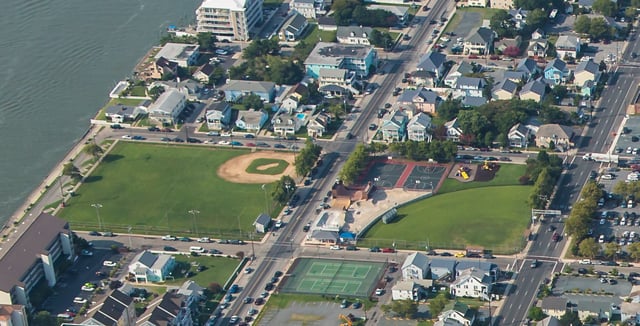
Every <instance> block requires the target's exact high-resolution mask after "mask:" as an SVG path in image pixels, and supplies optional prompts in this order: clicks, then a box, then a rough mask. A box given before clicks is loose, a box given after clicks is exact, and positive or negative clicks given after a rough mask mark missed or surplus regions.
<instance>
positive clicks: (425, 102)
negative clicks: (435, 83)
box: [397, 87, 442, 115]
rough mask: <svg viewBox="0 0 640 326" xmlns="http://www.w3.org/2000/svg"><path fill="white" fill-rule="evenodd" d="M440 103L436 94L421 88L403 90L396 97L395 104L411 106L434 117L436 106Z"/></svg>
mask: <svg viewBox="0 0 640 326" xmlns="http://www.w3.org/2000/svg"><path fill="white" fill-rule="evenodd" d="M441 101H442V100H441V99H440V97H439V96H438V93H436V92H433V91H431V90H428V89H426V88H424V87H422V88H418V89H407V90H405V91H404V92H403V93H402V94H400V96H399V97H398V102H397V103H399V104H413V105H414V106H415V107H416V108H417V109H418V110H420V111H422V112H426V113H430V114H432V115H435V114H436V109H437V107H438V104H440V102H441Z"/></svg>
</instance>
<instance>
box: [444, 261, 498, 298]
mask: <svg viewBox="0 0 640 326" xmlns="http://www.w3.org/2000/svg"><path fill="white" fill-rule="evenodd" d="M491 285H492V280H491V276H489V275H486V274H485V273H484V272H483V271H479V270H475V269H473V268H471V269H467V270H465V271H464V272H462V273H461V274H460V275H459V276H458V277H456V280H455V281H453V283H451V286H450V287H449V291H450V293H451V295H453V296H455V297H469V298H476V299H480V300H486V301H489V300H490V298H489V296H490V295H491Z"/></svg>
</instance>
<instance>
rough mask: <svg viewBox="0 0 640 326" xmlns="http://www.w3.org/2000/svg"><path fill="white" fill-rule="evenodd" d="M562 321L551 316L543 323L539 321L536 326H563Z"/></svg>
mask: <svg viewBox="0 0 640 326" xmlns="http://www.w3.org/2000/svg"><path fill="white" fill-rule="evenodd" d="M561 325H562V324H561V323H560V319H558V318H556V317H553V316H549V317H547V318H545V319H543V320H541V321H539V322H538V323H537V324H536V326H561Z"/></svg>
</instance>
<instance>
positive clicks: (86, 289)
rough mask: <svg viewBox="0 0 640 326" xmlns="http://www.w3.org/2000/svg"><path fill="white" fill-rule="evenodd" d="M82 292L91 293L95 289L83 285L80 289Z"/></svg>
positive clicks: (91, 286)
mask: <svg viewBox="0 0 640 326" xmlns="http://www.w3.org/2000/svg"><path fill="white" fill-rule="evenodd" d="M80 289H81V290H82V291H86V292H93V290H95V289H96V288H95V287H94V286H93V285H88V284H85V285H83V286H82V287H81V288H80Z"/></svg>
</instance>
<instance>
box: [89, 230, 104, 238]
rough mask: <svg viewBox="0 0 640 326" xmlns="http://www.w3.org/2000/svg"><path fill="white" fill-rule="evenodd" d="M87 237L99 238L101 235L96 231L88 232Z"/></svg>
mask: <svg viewBox="0 0 640 326" xmlns="http://www.w3.org/2000/svg"><path fill="white" fill-rule="evenodd" d="M89 235H91V236H94V237H99V236H101V235H102V234H101V233H100V232H98V231H90V232H89Z"/></svg>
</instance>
